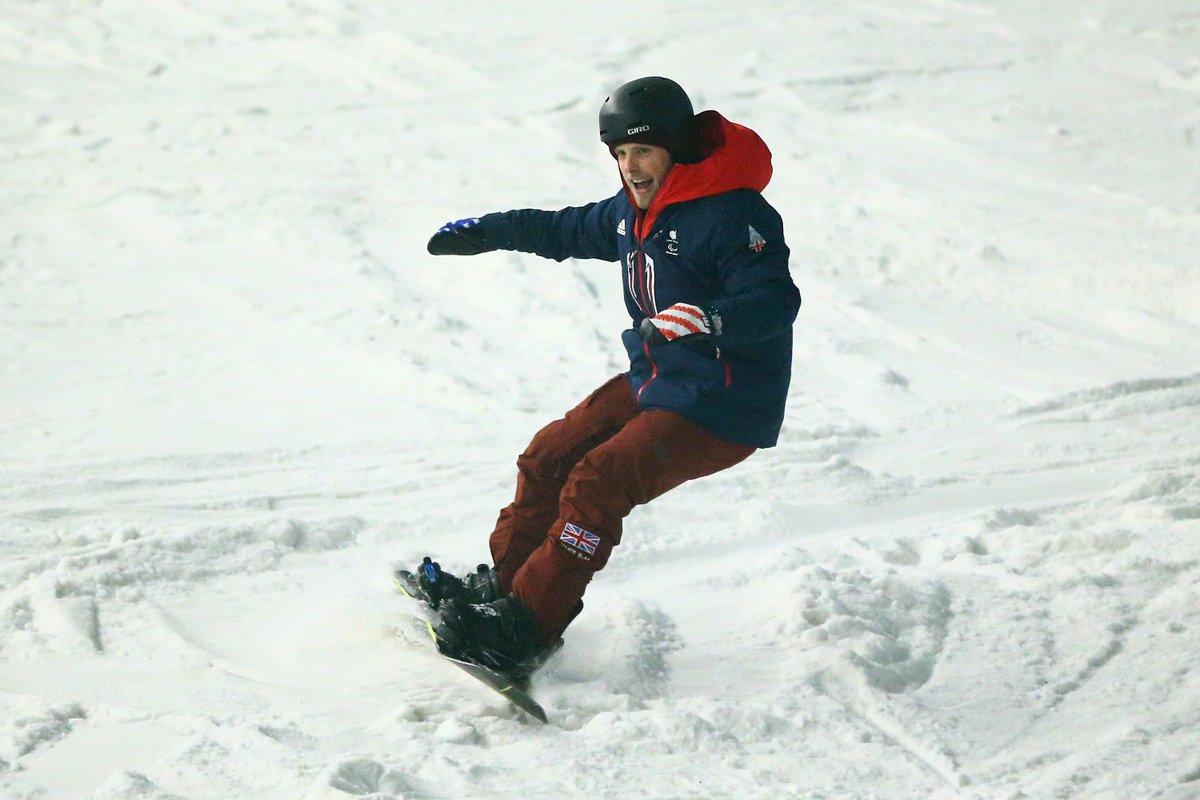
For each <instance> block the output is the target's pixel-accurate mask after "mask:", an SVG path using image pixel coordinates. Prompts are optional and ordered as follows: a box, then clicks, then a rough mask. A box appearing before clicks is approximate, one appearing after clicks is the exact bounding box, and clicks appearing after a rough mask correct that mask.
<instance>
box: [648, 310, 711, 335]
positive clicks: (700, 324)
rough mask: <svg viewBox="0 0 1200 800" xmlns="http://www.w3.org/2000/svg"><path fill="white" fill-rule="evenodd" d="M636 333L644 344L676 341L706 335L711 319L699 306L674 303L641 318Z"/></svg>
mask: <svg viewBox="0 0 1200 800" xmlns="http://www.w3.org/2000/svg"><path fill="white" fill-rule="evenodd" d="M638 333H640V334H641V336H642V341H643V342H645V343H646V344H665V343H667V342H677V341H679V340H680V339H684V338H687V337H688V336H708V335H709V334H711V333H712V320H711V319H710V318H709V316H708V314H707V313H706V312H705V311H704V309H702V308H700V307H699V306H693V305H690V304H688V303H676V304H675V305H673V306H671V307H670V308H668V309H666V310H665V311H660V312H658V314H656V315H654V316H653V317H647V318H646V319H644V320H642V324H641V326H640V327H639V328H638Z"/></svg>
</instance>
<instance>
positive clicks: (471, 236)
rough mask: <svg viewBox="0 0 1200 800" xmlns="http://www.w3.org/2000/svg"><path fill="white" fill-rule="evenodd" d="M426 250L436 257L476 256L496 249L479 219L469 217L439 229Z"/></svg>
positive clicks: (448, 223)
mask: <svg viewBox="0 0 1200 800" xmlns="http://www.w3.org/2000/svg"><path fill="white" fill-rule="evenodd" d="M425 249H427V250H428V251H429V252H430V253H431V254H433V255H435V256H475V255H479V254H480V253H486V252H488V251H489V250H495V249H496V248H495V246H494V245H492V243H491V242H489V241H488V238H487V234H485V233H484V232H483V226H482V225H480V224H479V217H467V218H466V219H456V220H455V221H454V222H447V223H446V224H445V225H443V226H442V227H440V228H438V231H437V233H435V234H434V235H433V236H432V237H431V238H430V239H429V244H428V245H426V248H425Z"/></svg>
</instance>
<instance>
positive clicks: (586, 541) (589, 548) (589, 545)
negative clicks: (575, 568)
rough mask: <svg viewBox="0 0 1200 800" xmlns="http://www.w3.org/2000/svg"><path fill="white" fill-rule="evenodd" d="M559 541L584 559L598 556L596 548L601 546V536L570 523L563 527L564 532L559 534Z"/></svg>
mask: <svg viewBox="0 0 1200 800" xmlns="http://www.w3.org/2000/svg"><path fill="white" fill-rule="evenodd" d="M558 540H559V541H560V542H562V543H563V544H565V545H567V547H570V548H571V549H572V550H575V551H576V552H577V553H578V555H579V557H580V558H584V559H590V558H591V557H592V556H594V555H596V548H597V547H599V546H600V537H599V536H597V535H596V534H594V533H592V532H591V531H585V530H584V529H583V528H581V527H579V526H578V525H572V524H571V523H569V522H568V523H566V525H564V526H563V532H562V533H561V534H559V536H558Z"/></svg>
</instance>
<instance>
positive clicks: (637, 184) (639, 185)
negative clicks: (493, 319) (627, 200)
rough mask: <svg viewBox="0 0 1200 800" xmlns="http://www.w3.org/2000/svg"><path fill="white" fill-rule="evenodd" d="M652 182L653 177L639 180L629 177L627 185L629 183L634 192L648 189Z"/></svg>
mask: <svg viewBox="0 0 1200 800" xmlns="http://www.w3.org/2000/svg"><path fill="white" fill-rule="evenodd" d="M653 184H654V179H653V178H642V179H640V180H639V179H636V178H630V179H629V185H630V186H631V187H632V188H633V190H634V191H635V192H645V191H647V190H648V189H649V188H650V187H651V186H652V185H653Z"/></svg>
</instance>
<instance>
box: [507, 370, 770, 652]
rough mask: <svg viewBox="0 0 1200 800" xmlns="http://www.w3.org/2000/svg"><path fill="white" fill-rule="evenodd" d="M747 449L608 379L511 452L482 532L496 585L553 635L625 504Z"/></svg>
mask: <svg viewBox="0 0 1200 800" xmlns="http://www.w3.org/2000/svg"><path fill="white" fill-rule="evenodd" d="M754 450H755V448H753V447H749V446H746V445H739V444H734V443H732V442H727V441H725V440H723V439H719V438H717V437H715V436H713V435H712V434H710V433H707V432H706V431H704V430H702V429H701V428H700V427H698V426H697V425H695V424H694V423H692V422H690V421H688V420H687V419H685V418H684V417H682V416H680V415H678V414H675V413H673V412H670V411H663V410H646V411H641V410H639V409H638V406H637V402H636V400H635V398H634V397H633V392H632V390H631V389H630V386H629V380H628V378H627V377H626V376H625V375H618V376H617V377H615V378H612V379H611V380H609V381H608V382H607V383H605V384H604V385H603V386H601V387H600V388H599V389H597V390H596V391H595V392H593V393H592V394H591V395H590V396H589V397H588V398H587V399H586V400H584V401H583V402H582V403H580V404H579V405H578V406H576V407H575V408H573V409H571V410H570V411H568V412H567V414H566V416H564V417H563V418H562V419H559V420H555V421H554V422H551V423H550V424H549V425H547V426H546V427H545V428H543V429H542V430H541V431H539V432H538V433H537V435H536V436H534V437H533V441H531V442H530V443H529V447H528V448H527V449H526V450H525V452H524V453H522V454H521V456H520V457H519V458H518V459H517V470H518V476H517V492H516V497H515V498H514V499H513V502H512V504H511V505H509V506H508V507H507V508H505V509H504V510H503V511H501V512H500V518H499V520H497V522H496V529H495V531H493V533H492V536H491V540H490V544H491V551H492V558H493V560H494V562H495V567H496V572H497V574H498V575H499V579H500V587H501V589H502V590H503V591H505V592H510V591H511V592H513V593H514V594H516V596H517V598H518V599H519V600H520V601H521V602H522V603H524V604H525V605H526V606H527V607H528V608H529V609H531V610H532V611H533V614H534V616H535V617H536V618H537V621H538V625H539V627H540V628H541V632H542V634H543V636H544V637H545V638H546V640H547V641H553V640H554V639H556V638H557V637H558V636H560V635H561V634H562V632H563V631H564V630H566V627H567V625H568V624H570V622H571V620H572V619H573V618H574V615H575V614H576V613H577V609H578V606H579V604H580V601H581V600H582V598H583V593H584V591H585V590H586V589H587V585H588V583H589V582H590V581H591V579H592V576H593V575H594V574H595V573H597V572H599V571H600V570H601V569H603V568H604V565H605V564H606V563H607V562H608V559H609V556H610V555H611V554H612V549H613V548H614V547H616V546H617V545H618V544H620V542H621V530H622V523H623V521H624V519H625V517H626V516H628V515H629V512H630V511H632V510H633V508H634V506H637V505H641V504H643V503H647V502H649V501H651V500H653V499H654V498H656V497H658V496H659V495H662V494H664V493H666V492H668V491H670V490H671V489H674V488H675V487H676V486H679V485H680V484H681V483H684V482H686V481H689V480H692V479H694V478H701V477H704V476H705V475H711V474H713V473H714V472H719V471H721V470H723V469H726V468H727V467H731V466H733V465H734V464H737V463H738V462H740V461H742V460H744V459H745V458H747V457H748V456H749V455H750V454H751V453H753V452H754ZM679 522H680V524H681V525H684V524H688V523H689V522H690V520H683V519H681V520H680V521H679Z"/></svg>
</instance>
